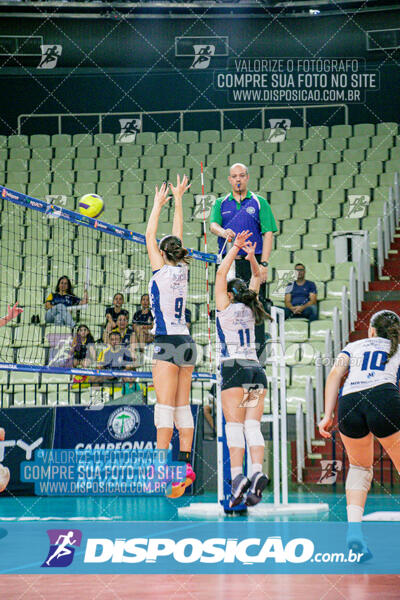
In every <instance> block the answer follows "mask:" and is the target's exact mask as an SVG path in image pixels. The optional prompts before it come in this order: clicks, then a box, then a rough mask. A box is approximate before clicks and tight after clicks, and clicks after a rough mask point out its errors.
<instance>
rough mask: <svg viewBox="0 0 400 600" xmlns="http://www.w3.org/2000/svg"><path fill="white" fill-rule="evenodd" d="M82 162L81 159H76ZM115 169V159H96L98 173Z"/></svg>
mask: <svg viewBox="0 0 400 600" xmlns="http://www.w3.org/2000/svg"><path fill="white" fill-rule="evenodd" d="M78 160H83V159H78ZM116 168H117V159H116V158H98V159H96V169H98V170H99V171H108V170H114V169H116Z"/></svg>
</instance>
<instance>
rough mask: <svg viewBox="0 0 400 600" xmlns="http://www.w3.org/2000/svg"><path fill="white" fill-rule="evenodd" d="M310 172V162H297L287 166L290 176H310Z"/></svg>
mask: <svg viewBox="0 0 400 600" xmlns="http://www.w3.org/2000/svg"><path fill="white" fill-rule="evenodd" d="M309 174H310V167H309V165H308V164H296V165H289V166H288V167H287V176H288V177H308V175H309Z"/></svg>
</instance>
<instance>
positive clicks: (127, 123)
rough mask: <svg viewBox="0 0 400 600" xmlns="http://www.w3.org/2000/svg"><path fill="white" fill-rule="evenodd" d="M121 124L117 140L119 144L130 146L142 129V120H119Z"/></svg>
mask: <svg viewBox="0 0 400 600" xmlns="http://www.w3.org/2000/svg"><path fill="white" fill-rule="evenodd" d="M119 124H120V126H121V131H120V133H119V136H118V139H117V143H118V144H129V143H132V142H134V141H135V139H136V134H137V133H139V132H140V131H141V129H142V122H141V120H140V118H139V119H138V118H134V119H132V118H131V119H119Z"/></svg>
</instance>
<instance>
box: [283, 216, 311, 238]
mask: <svg viewBox="0 0 400 600" xmlns="http://www.w3.org/2000/svg"><path fill="white" fill-rule="evenodd" d="M282 229H283V231H282V232H283V233H285V234H289V233H293V234H298V235H303V234H304V233H305V232H306V221H305V220H304V219H290V220H287V221H283V228H282Z"/></svg>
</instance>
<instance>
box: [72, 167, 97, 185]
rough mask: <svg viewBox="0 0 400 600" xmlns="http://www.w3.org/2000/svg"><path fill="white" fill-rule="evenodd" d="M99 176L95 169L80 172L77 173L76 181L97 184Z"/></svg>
mask: <svg viewBox="0 0 400 600" xmlns="http://www.w3.org/2000/svg"><path fill="white" fill-rule="evenodd" d="M98 179H99V174H98V172H97V171H95V170H94V169H91V170H88V171H86V170H83V169H82V170H79V171H77V172H76V181H77V182H84V183H97V181H98Z"/></svg>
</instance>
